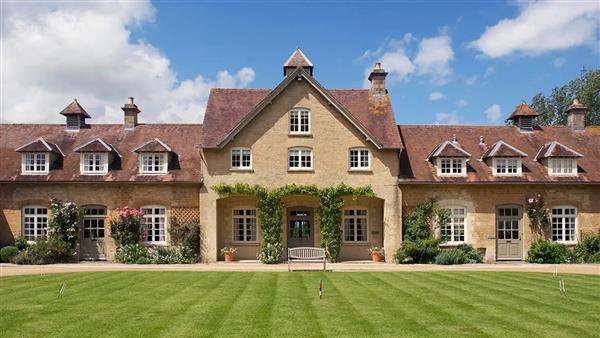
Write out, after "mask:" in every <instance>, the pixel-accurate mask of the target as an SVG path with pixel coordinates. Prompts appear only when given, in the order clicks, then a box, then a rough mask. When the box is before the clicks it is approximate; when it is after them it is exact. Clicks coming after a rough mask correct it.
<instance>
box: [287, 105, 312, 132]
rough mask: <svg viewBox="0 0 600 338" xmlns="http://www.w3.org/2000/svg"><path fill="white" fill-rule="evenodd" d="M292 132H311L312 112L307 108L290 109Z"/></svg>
mask: <svg viewBox="0 0 600 338" xmlns="http://www.w3.org/2000/svg"><path fill="white" fill-rule="evenodd" d="M290 134H292V135H309V134H310V112H309V111H308V110H306V109H294V110H292V111H290Z"/></svg>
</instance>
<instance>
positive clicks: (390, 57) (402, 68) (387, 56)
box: [369, 48, 415, 80]
mask: <svg viewBox="0 0 600 338" xmlns="http://www.w3.org/2000/svg"><path fill="white" fill-rule="evenodd" d="M381 64H382V67H383V68H385V70H386V71H387V72H388V73H389V75H390V78H391V80H402V79H404V78H405V77H406V76H408V75H409V74H411V73H412V72H414V71H415V65H414V64H413V63H412V62H411V61H410V59H409V58H408V56H407V55H406V52H405V51H404V49H402V48H398V49H396V50H395V51H390V52H386V53H384V54H383V56H382V57H381ZM369 72H370V69H369Z"/></svg>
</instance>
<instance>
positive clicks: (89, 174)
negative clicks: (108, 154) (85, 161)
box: [80, 172, 108, 176]
mask: <svg viewBox="0 0 600 338" xmlns="http://www.w3.org/2000/svg"><path fill="white" fill-rule="evenodd" d="M106 174H108V172H105V173H90V172H88V173H80V175H81V176H104V175H106Z"/></svg>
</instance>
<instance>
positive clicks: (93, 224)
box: [83, 207, 106, 240]
mask: <svg viewBox="0 0 600 338" xmlns="http://www.w3.org/2000/svg"><path fill="white" fill-rule="evenodd" d="M105 220H106V208H104V207H85V208H84V212H83V238H89V239H91V240H103V239H104V222H105Z"/></svg>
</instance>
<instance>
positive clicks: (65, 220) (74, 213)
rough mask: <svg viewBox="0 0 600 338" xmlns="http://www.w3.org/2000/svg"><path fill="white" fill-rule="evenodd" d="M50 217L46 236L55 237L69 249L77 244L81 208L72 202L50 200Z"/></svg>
mask: <svg viewBox="0 0 600 338" xmlns="http://www.w3.org/2000/svg"><path fill="white" fill-rule="evenodd" d="M50 211H51V217H50V219H49V220H48V237H57V238H59V239H60V240H62V241H63V242H65V243H66V245H67V247H68V248H69V249H71V250H73V249H75V246H77V241H78V239H79V223H80V220H81V215H82V210H81V208H79V207H78V206H77V204H75V203H73V202H63V201H61V200H59V199H54V198H53V199H51V200H50Z"/></svg>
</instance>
